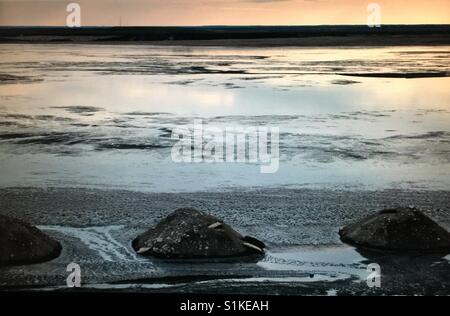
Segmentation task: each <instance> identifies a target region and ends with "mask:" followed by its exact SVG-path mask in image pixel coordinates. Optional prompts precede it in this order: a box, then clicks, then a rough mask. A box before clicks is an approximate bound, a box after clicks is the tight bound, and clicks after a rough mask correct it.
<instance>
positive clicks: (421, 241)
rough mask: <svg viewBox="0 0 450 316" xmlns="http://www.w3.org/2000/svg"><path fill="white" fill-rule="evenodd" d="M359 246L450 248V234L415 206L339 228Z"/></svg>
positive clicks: (383, 212) (384, 211)
mask: <svg viewBox="0 0 450 316" xmlns="http://www.w3.org/2000/svg"><path fill="white" fill-rule="evenodd" d="M339 235H340V236H341V240H342V241H343V242H345V243H348V244H351V245H354V246H356V247H363V248H368V249H374V250H393V251H450V233H449V232H448V231H446V230H445V229H444V228H442V227H441V226H439V225H438V224H437V223H436V222H434V221H433V220H432V219H431V218H429V217H428V216H426V215H425V214H423V213H422V212H420V211H419V210H417V209H414V208H395V209H386V210H382V211H380V212H378V213H376V214H374V215H371V216H368V217H366V218H364V219H362V220H360V221H358V222H356V223H354V224H351V225H348V226H346V227H344V228H342V229H341V230H340V231H339Z"/></svg>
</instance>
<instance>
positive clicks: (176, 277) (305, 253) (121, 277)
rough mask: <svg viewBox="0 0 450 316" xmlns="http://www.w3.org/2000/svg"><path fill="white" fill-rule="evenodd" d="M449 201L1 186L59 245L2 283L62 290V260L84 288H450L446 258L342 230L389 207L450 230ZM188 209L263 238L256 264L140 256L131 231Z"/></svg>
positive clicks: (402, 195)
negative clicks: (378, 249) (365, 242)
mask: <svg viewBox="0 0 450 316" xmlns="http://www.w3.org/2000/svg"><path fill="white" fill-rule="evenodd" d="M449 202H450V194H449V192H448V191H440V192H436V191H400V190H386V191H339V190H309V189H308V190H307V189H298V190H293V189H265V190H259V191H256V190H250V191H240V192H233V191H230V192H216V193H213V192H199V193H180V194H155V193H140V192H131V191H101V190H90V189H37V188H8V189H1V190H0V205H2V208H1V213H2V214H15V216H16V217H19V218H22V219H26V220H27V221H29V222H31V223H33V224H37V225H39V226H38V227H39V228H40V229H42V230H43V231H45V232H46V233H48V234H49V235H50V236H52V237H53V238H55V239H57V240H58V241H60V242H61V244H62V246H63V251H62V253H61V256H59V257H58V258H57V259H55V260H52V261H50V262H47V263H44V264H36V265H30V266H26V267H24V266H19V267H10V268H2V269H1V270H0V289H1V290H24V289H25V290H58V291H66V290H67V287H66V285H65V284H66V278H67V276H68V272H66V267H67V265H68V264H69V263H71V262H75V263H77V264H79V265H80V267H81V270H82V276H83V286H82V290H84V291H131V292H155V293H162V292H164V293H167V292H171V293H175V292H176V293H192V292H194V293H259V294H295V295H299V294H318V295H345V294H351V295H354V294H362V295H368V294H443V295H448V294H449V293H450V292H449V288H450V283H449V280H448V278H447V275H448V273H449V271H450V264H449V256H448V255H447V256H446V257H443V256H442V255H440V256H435V255H430V254H427V255H425V254H423V255H420V254H419V255H417V254H415V255H403V256H398V255H386V254H380V253H370V252H369V253H367V252H364V253H359V252H358V251H357V250H355V249H354V248H353V247H350V246H346V245H344V244H342V242H340V240H339V235H338V230H339V228H340V227H341V226H343V225H344V224H347V223H350V222H353V221H354V220H355V219H357V218H361V217H363V216H365V215H367V213H368V211H369V210H372V211H373V210H376V209H381V208H383V207H387V206H392V205H416V206H417V207H419V208H422V209H428V210H430V211H427V212H426V213H427V214H428V215H429V216H431V217H432V218H433V219H434V220H436V221H437V222H438V223H439V224H440V225H442V226H443V227H446V229H449V227H450V210H449V208H448V205H450V203H449ZM182 206H190V207H196V208H199V209H202V210H207V211H208V212H209V213H211V214H215V215H216V216H220V217H221V218H224V219H226V221H227V222H228V223H230V224H231V225H233V227H236V228H237V229H239V231H242V233H244V234H249V235H252V236H255V237H257V238H259V239H261V240H262V241H264V242H265V243H266V244H267V252H266V254H265V255H264V257H263V258H261V259H260V260H259V261H257V262H246V261H239V262H226V261H225V262H224V261H220V260H219V261H183V262H180V261H170V260H169V261H166V260H160V259H155V258H148V257H144V256H140V255H138V254H136V253H135V251H134V250H133V248H132V245H131V241H132V240H133V238H134V237H135V236H136V235H137V234H138V233H139V232H141V231H142V230H143V229H145V228H146V227H148V226H151V225H153V224H155V223H157V222H158V221H160V220H161V219H162V218H163V217H165V216H166V215H168V214H169V213H170V212H171V211H173V210H174V209H175V208H177V207H182ZM369 263H378V264H380V265H381V269H382V277H383V279H382V287H381V288H369V287H368V286H367V284H366V278H367V276H368V275H369V272H367V270H366V269H367V265H368V264H369Z"/></svg>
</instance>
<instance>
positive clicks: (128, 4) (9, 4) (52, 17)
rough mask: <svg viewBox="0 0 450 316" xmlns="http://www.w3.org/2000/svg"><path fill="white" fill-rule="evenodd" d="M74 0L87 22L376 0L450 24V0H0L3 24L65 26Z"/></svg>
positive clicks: (360, 17) (419, 20) (331, 7)
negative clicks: (67, 7)
mask: <svg viewBox="0 0 450 316" xmlns="http://www.w3.org/2000/svg"><path fill="white" fill-rule="evenodd" d="M69 2H77V3H79V4H80V5H81V8H82V15H81V16H82V25H84V26H88V25H119V24H122V25H124V26H125V25H126V26H144V25H174V26H179V25H318V24H366V19H367V16H368V14H369V13H368V12H367V10H366V8H367V5H368V4H369V3H371V2H375V3H378V4H380V6H381V22H382V24H450V1H449V0H428V1H417V0H378V1H373V0H372V1H371V0H369V1H364V0H341V1H339V0H209V1H207V0H191V1H188V0H127V1H125V0H78V1H77V0H74V1H57V0H38V1H36V0H35V1H30V0H16V1H10V0H0V25H48V26H58V25H60V26H63V25H65V19H66V16H67V14H68V13H67V12H66V10H65V9H66V5H67V4H68V3H69Z"/></svg>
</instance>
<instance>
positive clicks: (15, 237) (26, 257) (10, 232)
mask: <svg viewBox="0 0 450 316" xmlns="http://www.w3.org/2000/svg"><path fill="white" fill-rule="evenodd" d="M61 248H62V247H61V245H60V244H59V243H58V242H57V241H55V240H53V239H52V238H50V237H49V236H47V235H46V234H44V233H43V232H42V231H40V230H39V229H37V228H36V227H34V226H31V225H29V224H27V223H24V222H22V221H20V220H18V219H14V218H11V217H7V216H3V215H0V266H9V265H22V264H31V263H39V262H44V261H48V260H51V259H53V258H56V257H58V256H59V254H60V253H61Z"/></svg>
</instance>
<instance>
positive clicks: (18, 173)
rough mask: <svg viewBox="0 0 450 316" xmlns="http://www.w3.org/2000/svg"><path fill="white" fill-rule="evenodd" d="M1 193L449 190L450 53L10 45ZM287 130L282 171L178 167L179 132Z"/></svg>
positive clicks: (2, 97)
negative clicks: (37, 189)
mask: <svg viewBox="0 0 450 316" xmlns="http://www.w3.org/2000/svg"><path fill="white" fill-rule="evenodd" d="M0 55H1V57H0V60H1V62H0V63H1V71H0V73H1V74H0V79H1V80H0V83H1V84H0V173H1V174H2V177H1V178H0V186H4V187H5V186H70V187H99V188H126V189H132V190H140V191H153V192H181V191H199V190H223V189H224V188H230V189H236V188H240V187H261V186H263V187H281V186H287V187H298V186H300V187H303V186H306V187H310V186H312V187H345V188H368V189H372V188H415V189H417V188H419V189H432V190H434V189H447V188H448V187H449V184H450V180H449V179H450V177H449V176H450V168H449V167H450V155H449V152H450V124H449V123H450V107H449V106H450V93H449V92H448V91H449V90H448V87H449V83H450V78H449V77H439V78H415V79H402V78H370V77H353V76H346V75H345V74H355V73H385V74H387V75H386V76H387V77H389V73H429V72H449V71H450V63H449V60H450V47H448V46H441V47H383V48H320V49H314V48H282V49H280V48H269V49H266V48H214V47H211V48H202V47H195V48H191V47H155V46H147V45H72V44H71V45H53V44H50V45H18V44H3V45H1V46H0ZM194 119H201V120H202V122H203V124H204V126H206V127H207V126H218V127H238V126H244V127H245V126H268V127H279V128H280V158H281V161H280V168H279V171H278V172H276V173H274V174H261V173H260V168H259V167H258V166H257V165H255V164H251V163H222V164H218V163H217V164H208V163H197V164H186V163H185V164H180V163H174V162H173V161H172V159H171V155H170V153H171V148H172V146H173V144H174V141H173V140H171V138H170V136H171V131H172V130H173V129H174V128H175V127H180V126H186V127H191V126H192V124H193V121H194Z"/></svg>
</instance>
